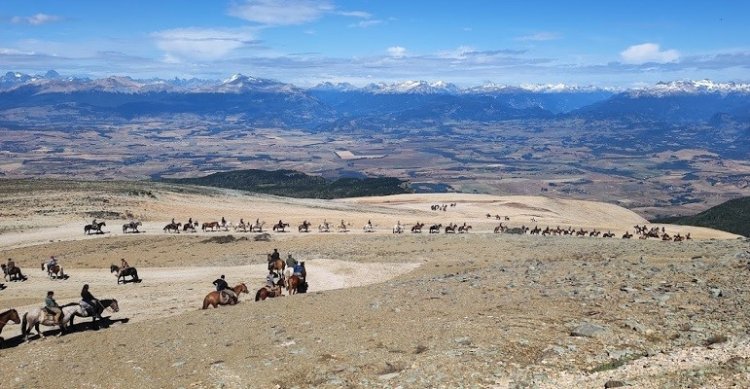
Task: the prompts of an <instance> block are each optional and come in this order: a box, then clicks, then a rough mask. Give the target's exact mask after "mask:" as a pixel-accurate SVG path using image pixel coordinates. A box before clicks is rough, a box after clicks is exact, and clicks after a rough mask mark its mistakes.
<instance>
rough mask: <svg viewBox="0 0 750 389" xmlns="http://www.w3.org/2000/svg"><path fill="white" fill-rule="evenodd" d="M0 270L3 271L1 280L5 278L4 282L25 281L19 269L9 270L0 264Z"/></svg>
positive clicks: (16, 267)
mask: <svg viewBox="0 0 750 389" xmlns="http://www.w3.org/2000/svg"><path fill="white" fill-rule="evenodd" d="M0 268H2V269H3V274H4V277H3V278H5V281H26V276H25V275H23V273H21V268H20V267H18V266H13V267H12V268H10V269H9V268H8V266H6V265H5V264H4V263H3V264H0ZM9 278H10V279H9Z"/></svg>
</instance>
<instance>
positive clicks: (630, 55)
mask: <svg viewBox="0 0 750 389" xmlns="http://www.w3.org/2000/svg"><path fill="white" fill-rule="evenodd" d="M620 57H621V58H622V61H623V62H625V63H629V64H642V63H647V62H656V63H666V62H675V61H677V60H678V59H679V58H680V53H679V52H678V51H677V50H661V48H660V47H659V45H658V44H656V43H643V44H640V45H633V46H630V47H628V48H627V49H625V50H624V51H622V52H621V53H620Z"/></svg>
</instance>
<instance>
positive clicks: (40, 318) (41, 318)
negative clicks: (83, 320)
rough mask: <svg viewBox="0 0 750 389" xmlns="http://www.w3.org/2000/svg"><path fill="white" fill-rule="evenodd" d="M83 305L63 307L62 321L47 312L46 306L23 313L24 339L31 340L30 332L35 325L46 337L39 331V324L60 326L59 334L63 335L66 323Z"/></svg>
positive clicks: (40, 334)
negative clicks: (56, 320) (57, 320)
mask: <svg viewBox="0 0 750 389" xmlns="http://www.w3.org/2000/svg"><path fill="white" fill-rule="evenodd" d="M80 308H81V306H80V305H79V304H78V303H71V304H66V305H63V306H62V307H61V309H62V316H61V319H60V322H59V323H57V322H55V321H54V319H55V315H53V314H51V313H49V312H47V310H46V309H44V308H32V309H31V310H30V311H28V312H26V313H24V314H23V317H22V318H21V333H22V334H23V336H24V340H29V334H30V333H31V327H34V329H35V330H36V333H37V334H38V335H39V336H41V337H42V338H44V337H45V336H44V334H43V333H42V332H41V331H39V324H43V325H45V326H48V327H55V326H58V327H60V332H59V333H58V334H57V336H61V335H62V334H63V333H64V332H65V324H66V323H67V322H69V321H70V319H71V318H72V317H73V316H72V315H73V313H74V312H76V311H78V309H80Z"/></svg>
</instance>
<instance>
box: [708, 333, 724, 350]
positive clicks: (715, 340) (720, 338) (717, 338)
mask: <svg viewBox="0 0 750 389" xmlns="http://www.w3.org/2000/svg"><path fill="white" fill-rule="evenodd" d="M727 340H729V338H727V336H726V335H724V334H718V335H711V336H709V337H708V339H706V341H705V342H704V343H703V344H704V345H705V346H706V347H708V346H710V345H712V344H719V343H724V342H726V341H727Z"/></svg>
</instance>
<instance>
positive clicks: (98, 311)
mask: <svg viewBox="0 0 750 389" xmlns="http://www.w3.org/2000/svg"><path fill="white" fill-rule="evenodd" d="M98 301H99V303H98V304H96V305H93V306H91V309H92V310H93V312H91V311H89V310H87V309H86V308H84V307H83V304H80V303H79V304H78V308H77V309H75V310H71V311H70V312H71V313H70V317H68V318H66V317H63V322H66V323H67V324H66V327H72V326H73V319H74V318H75V317H76V316H78V317H91V326H96V318H97V317H101V315H102V313H103V312H104V310H105V309H107V308H109V309H111V310H112V312H119V311H120V305H119V304H117V300H115V299H102V300H98ZM69 305H71V306H73V307H74V305H72V304H69Z"/></svg>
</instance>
